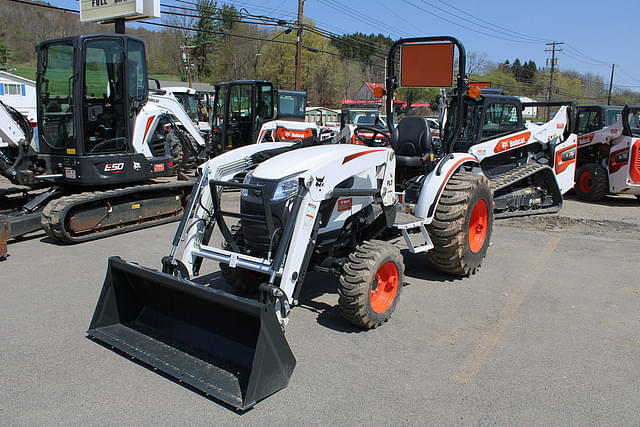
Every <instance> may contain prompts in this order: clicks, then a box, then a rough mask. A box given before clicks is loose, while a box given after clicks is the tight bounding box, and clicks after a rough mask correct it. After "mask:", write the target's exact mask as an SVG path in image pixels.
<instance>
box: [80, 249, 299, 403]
mask: <svg viewBox="0 0 640 427" xmlns="http://www.w3.org/2000/svg"><path fill="white" fill-rule="evenodd" d="M87 334H88V335H89V337H91V338H93V339H96V340H98V341H101V342H103V343H105V344H107V345H109V346H112V347H115V348H116V349H118V350H120V351H122V352H124V353H126V354H128V355H130V356H133V357H134V358H137V359H138V360H140V361H141V362H143V363H145V364H147V365H150V366H151V367H153V368H155V369H158V370H160V371H162V372H164V373H165V374H167V375H169V376H171V377H173V378H175V379H177V380H179V381H181V382H184V383H186V384H188V385H190V386H191V387H194V388H195V389H197V390H199V391H201V392H203V393H205V394H206V395H210V396H213V397H215V398H217V399H219V400H221V401H223V402H225V403H227V404H229V405H232V406H234V407H236V408H239V409H242V410H244V409H248V408H250V407H252V406H253V405H254V404H255V403H256V402H257V401H259V400H261V399H263V398H265V397H267V396H269V395H270V394H272V393H275V392H276V391H278V390H280V389H282V388H284V387H286V386H287V384H288V382H289V378H290V377H291V373H292V372H293V368H294V367H295V364H296V361H295V358H294V357H293V354H292V353H291V349H290V348H289V345H288V344H287V340H286V339H285V337H284V334H283V332H282V329H281V327H280V324H279V323H278V320H277V317H276V314H275V311H274V308H273V305H272V304H263V303H260V302H258V301H256V300H252V299H247V298H242V297H238V296H235V295H232V294H229V293H226V292H224V291H221V290H218V289H211V288H208V287H206V286H203V285H200V284H197V283H193V282H191V281H188V280H183V279H178V278H175V277H173V276H171V275H168V274H165V273H161V272H158V271H155V270H150V269H147V268H145V267H141V266H139V265H136V264H132V263H128V262H126V261H123V260H121V259H120V258H118V257H111V258H109V263H108V268H107V276H106V278H105V281H104V285H103V287H102V292H101V294H100V299H99V300H98V305H97V307H96V310H95V313H94V315H93V319H92V320H91V325H90V326H89V331H88V332H87Z"/></svg>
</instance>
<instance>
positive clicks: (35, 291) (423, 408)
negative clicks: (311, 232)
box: [0, 197, 640, 426]
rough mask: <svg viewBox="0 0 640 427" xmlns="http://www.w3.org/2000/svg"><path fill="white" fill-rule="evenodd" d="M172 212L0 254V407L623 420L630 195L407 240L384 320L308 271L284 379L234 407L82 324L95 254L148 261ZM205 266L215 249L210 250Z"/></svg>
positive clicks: (631, 287) (635, 299)
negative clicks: (447, 242)
mask: <svg viewBox="0 0 640 427" xmlns="http://www.w3.org/2000/svg"><path fill="white" fill-rule="evenodd" d="M175 227H176V224H169V225H165V226H160V227H156V228H153V229H147V230H142V231H138V232H133V233H129V234H125V235H121V236H116V237H111V238H107V239H103V240H98V241H95V242H89V243H84V244H79V245H74V246H59V245H56V244H54V243H52V242H51V241H49V239H47V238H46V237H45V236H43V235H42V234H40V235H36V236H32V237H30V238H28V239H25V240H21V241H16V242H11V243H10V245H9V251H10V256H9V257H8V259H7V260H5V261H2V262H0V274H1V276H0V277H1V278H2V279H1V286H0V288H1V290H0V292H2V298H0V342H1V343H2V351H1V352H0V366H1V367H2V368H1V370H0V372H1V375H0V424H1V425H4V426H8V425H205V424H207V425H212V424H214V425H227V424H248V425H275V424H279V425H283V424H285V425H309V424H311V425H318V424H320V425H327V424H349V425H353V424H364V425H379V424H465V425H466V424H481V425H485V424H554V425H558V424H573V425H575V424H578V425H585V424H590V425H591V424H609V425H637V423H638V420H640V406H639V405H638V401H639V399H640V377H639V376H638V366H640V315H639V313H640V279H639V273H638V258H639V257H640V202H639V201H637V200H636V199H635V198H628V197H610V198H608V199H607V200H606V201H605V202H603V203H599V204H587V203H582V202H579V201H576V200H574V199H572V198H571V197H569V198H568V200H566V201H565V206H564V208H563V210H562V211H561V213H560V214H558V215H550V216H544V217H543V216H540V217H528V218H524V219H509V220H503V221H499V222H497V223H496V226H495V228H494V234H493V237H492V247H491V248H490V249H489V253H488V256H487V258H486V260H485V262H484V264H483V266H482V268H481V270H480V272H479V273H478V274H477V275H475V276H473V277H471V278H467V279H463V280H451V279H450V278H449V277H446V276H443V275H441V274H439V273H438V272H436V271H435V270H434V269H433V268H431V267H430V265H429V264H428V263H427V262H426V261H425V257H424V256H423V255H422V256H421V255H411V254H408V253H406V254H405V255H406V256H405V264H406V270H407V271H406V276H407V277H406V283H405V287H404V289H403V294H402V297H401V299H400V301H399V303H398V306H397V308H396V312H395V313H394V315H393V317H392V319H391V320H390V321H389V322H388V323H386V324H384V325H383V326H381V327H380V328H377V329H375V330H371V331H367V332H360V331H357V330H355V329H353V328H351V327H350V326H349V325H348V324H347V323H346V322H345V321H343V320H342V319H341V317H340V314H339V313H338V311H337V308H336V305H337V294H336V280H335V279H333V278H331V277H329V276H326V275H322V274H311V275H309V276H308V279H307V282H306V283H305V287H304V289H303V292H302V295H301V303H302V305H301V306H300V307H297V308H295V309H294V310H293V311H292V314H291V321H290V324H289V327H288V328H287V333H286V336H287V339H288V341H289V344H290V346H291V348H292V350H293V353H294V354H295V356H296V358H297V367H296V369H295V371H294V374H293V376H292V378H291V382H290V384H289V386H288V387H287V388H285V389H284V390H282V391H280V392H278V393H276V394H274V395H273V396H271V397H269V398H267V399H266V400H264V401H262V402H259V403H258V404H257V405H256V406H255V408H253V409H252V410H250V411H247V412H245V413H242V414H240V413H237V412H235V411H233V410H230V409H228V408H227V407H224V406H222V405H220V404H218V403H216V402H215V401H212V400H209V399H207V398H205V397H203V396H201V395H200V394H197V393H194V392H193V391H191V390H189V389H187V388H185V387H182V386H181V385H179V384H177V383H175V382H173V381H171V380H169V379H167V378H165V377H163V376H161V375H158V374H157V373H154V372H153V371H151V370H149V369H146V368H144V367H142V366H141V365H138V364H136V363H133V362H132V361H131V360H127V359H126V358H124V357H122V356H120V355H119V354H116V353H115V352H112V351H109V350H108V349H106V348H104V347H102V346H100V345H97V344H96V343H94V342H92V341H90V340H89V339H87V338H86V334H85V331H86V329H87V327H88V325H89V321H90V319H91V316H92V314H93V310H94V308H95V304H96V301H97V298H98V294H99V291H100V289H101V287H102V282H103V280H104V273H105V269H106V260H107V258H108V257H109V256H111V255H119V256H121V257H122V258H124V259H126V260H129V261H135V262H139V263H141V264H143V265H145V266H149V267H156V268H157V267H159V265H160V258H161V257H162V256H163V255H166V254H167V253H168V250H169V245H170V241H171V238H172V236H173V232H174V230H175ZM210 267H211V269H212V270H217V266H216V265H211V266H210Z"/></svg>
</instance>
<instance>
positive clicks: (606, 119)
mask: <svg viewBox="0 0 640 427" xmlns="http://www.w3.org/2000/svg"><path fill="white" fill-rule="evenodd" d="M639 117H640V106H632V105H626V106H624V108H622V107H617V106H610V105H606V106H595V105H590V106H579V107H578V113H577V130H578V135H579V136H578V156H577V167H578V170H577V171H576V177H575V191H576V195H577V196H578V197H579V198H580V199H582V200H587V201H598V200H602V199H603V198H604V197H605V196H606V195H607V194H633V195H635V196H636V197H637V198H638V199H640V119H639Z"/></svg>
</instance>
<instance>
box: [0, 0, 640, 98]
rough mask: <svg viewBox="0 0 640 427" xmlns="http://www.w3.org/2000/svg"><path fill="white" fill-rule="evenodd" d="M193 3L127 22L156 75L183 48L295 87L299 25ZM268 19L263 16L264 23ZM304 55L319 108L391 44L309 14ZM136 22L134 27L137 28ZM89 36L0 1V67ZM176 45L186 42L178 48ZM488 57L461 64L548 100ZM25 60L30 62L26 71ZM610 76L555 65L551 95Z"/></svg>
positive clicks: (601, 92)
mask: <svg viewBox="0 0 640 427" xmlns="http://www.w3.org/2000/svg"><path fill="white" fill-rule="evenodd" d="M195 3H196V4H197V5H196V6H191V7H190V8H189V7H177V8H175V9H168V10H164V9H163V18H162V22H160V21H159V20H156V21H154V22H157V23H159V24H162V25H165V26H153V27H152V26H149V27H147V28H150V29H153V31H151V30H149V29H144V28H141V27H140V26H139V25H135V24H127V33H128V34H132V35H135V36H137V37H140V38H141V39H143V40H144V42H145V43H146V46H147V58H148V64H149V72H150V74H151V75H154V76H160V77H161V78H162V79H178V80H180V79H181V80H186V79H187V73H186V70H187V67H186V66H185V65H186V63H185V61H184V59H185V58H186V57H185V56H184V54H185V53H188V54H189V63H190V64H191V75H192V79H193V80H194V81H203V82H217V81H223V80H232V79H266V80H271V81H273V82H274V83H275V85H276V87H281V88H287V89H290V88H293V86H294V69H295V66H294V62H295V59H294V58H295V50H296V49H295V41H296V30H295V28H294V27H295V23H291V22H285V21H281V22H279V23H278V24H277V25H274V24H273V22H272V23H271V24H270V25H266V24H262V25H260V22H262V21H260V20H256V19H255V18H254V17H253V16H252V15H248V14H247V13H245V12H246V11H238V10H237V9H236V8H235V7H234V6H230V5H226V4H223V3H218V2H216V1H214V0H197V1H196V2H195ZM264 22H266V21H264ZM304 24H305V31H304V37H303V45H304V49H303V53H302V88H303V90H306V91H307V92H308V93H309V98H310V100H311V101H312V102H313V103H315V104H332V103H339V102H340V100H341V99H343V98H350V97H352V96H353V95H354V94H355V92H356V91H357V90H358V89H359V88H360V87H361V86H362V84H363V82H364V81H376V82H383V81H384V63H385V62H384V57H385V52H386V51H387V49H388V47H389V46H390V45H391V44H392V43H393V40H391V39H390V38H388V37H385V36H383V35H381V34H377V35H375V34H371V35H367V34H362V33H354V34H350V35H343V36H339V35H335V34H330V33H328V32H326V31H325V30H322V29H319V28H317V27H315V26H314V23H313V22H312V21H310V20H305V22H304ZM134 27H135V28H134ZM94 32H113V25H99V24H81V23H80V19H79V16H78V15H77V14H74V13H68V12H60V11H56V10H51V9H45V8H39V7H34V6H28V5H24V4H18V3H12V2H9V1H8V0H0V67H2V68H5V69H10V68H17V69H18V71H17V72H20V73H22V74H26V77H30V78H33V77H34V76H33V73H34V69H35V68H34V65H35V61H36V58H35V51H34V47H35V45H36V44H37V43H38V42H39V41H40V40H44V39H48V38H55V37H63V36H68V35H74V34H83V33H85V34H87V33H94ZM182 46H191V47H190V48H188V49H182V48H181V47H182ZM495 59H496V60H497V61H494V60H491V58H487V57H486V55H484V54H482V53H477V52H471V53H470V54H469V55H468V64H467V70H468V72H469V73H470V75H471V79H472V80H476V81H489V82H492V83H493V85H494V87H501V88H503V89H504V90H505V91H506V92H507V93H508V94H512V95H518V96H528V97H531V98H534V99H538V100H545V99H546V98H547V96H548V92H549V90H548V88H549V73H548V71H547V70H544V69H541V68H538V67H537V65H536V64H535V62H533V61H531V60H526V61H521V59H519V58H515V59H511V60H512V61H513V62H510V59H509V58H495ZM28 65H31V67H25V66H28ZM607 92H608V82H604V81H603V79H602V78H601V77H600V76H597V75H593V74H588V73H586V74H583V73H580V72H578V71H569V70H563V69H560V70H558V71H557V72H556V74H555V76H554V84H553V89H552V91H551V98H552V99H571V100H575V101H577V102H578V103H583V104H584V103H590V104H601V103H606V101H607ZM400 96H401V97H402V98H403V99H404V100H406V101H409V102H410V103H419V102H432V103H435V102H437V99H436V98H437V91H435V90H416V89H412V90H403V91H401V92H400ZM612 103H614V104H625V103H640V94H639V93H637V92H632V91H628V90H618V89H615V90H614V94H613V98H612Z"/></svg>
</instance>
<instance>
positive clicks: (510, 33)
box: [419, 0, 544, 44]
mask: <svg viewBox="0 0 640 427" xmlns="http://www.w3.org/2000/svg"><path fill="white" fill-rule="evenodd" d="M419 1H420V2H422V3H423V4H425V5H427V6H431V7H432V8H435V9H438V10H440V11H442V12H444V13H447V14H449V15H451V16H453V17H454V18H458V19H460V20H462V21H463V22H464V21H468V18H465V17H463V16H460V15H457V14H455V13H453V12H449V11H448V10H446V9H443V8H441V7H439V6H437V5H435V4H433V3H431V2H429V1H426V0H419ZM447 5H448V4H447ZM467 15H468V14H467ZM471 16H473V15H471ZM443 19H444V18H443ZM476 19H477V18H476ZM485 22H486V21H485ZM477 25H478V26H481V27H482V28H484V29H486V30H488V31H493V32H496V33H498V34H502V35H506V36H510V37H513V36H516V37H518V36H517V35H516V34H517V33H515V32H513V31H511V30H509V29H506V31H505V30H502V29H497V28H498V27H497V26H495V25H493V24H491V23H489V25H491V27H487V26H486V25H481V24H477ZM518 38H521V39H522V42H523V43H536V44H537V43H542V42H544V41H543V40H537V39H532V38H530V37H529V36H524V37H518Z"/></svg>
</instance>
